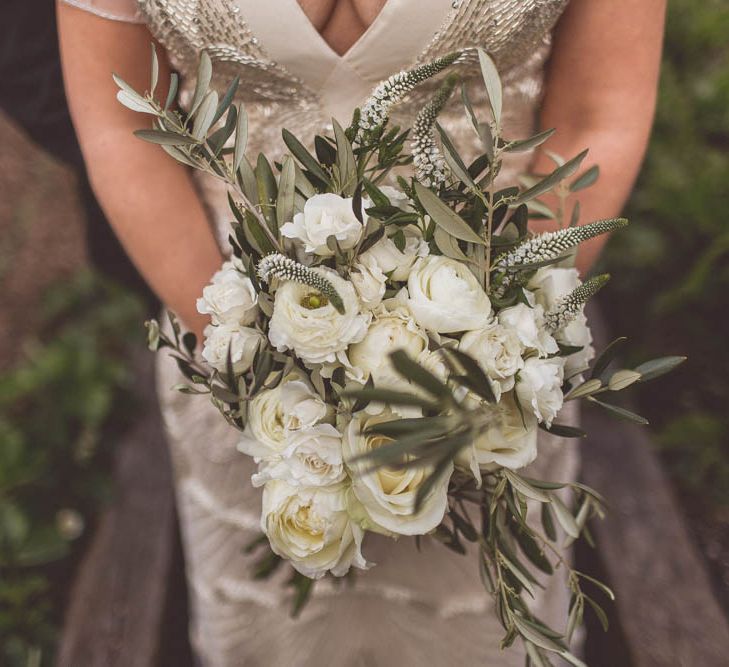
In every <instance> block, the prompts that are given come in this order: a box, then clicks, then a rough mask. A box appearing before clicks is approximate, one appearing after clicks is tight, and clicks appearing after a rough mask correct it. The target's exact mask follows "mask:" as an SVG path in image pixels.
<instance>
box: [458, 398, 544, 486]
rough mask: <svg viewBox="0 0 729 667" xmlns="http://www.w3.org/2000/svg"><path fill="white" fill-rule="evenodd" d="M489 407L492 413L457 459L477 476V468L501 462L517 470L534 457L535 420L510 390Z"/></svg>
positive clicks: (496, 464)
mask: <svg viewBox="0 0 729 667" xmlns="http://www.w3.org/2000/svg"><path fill="white" fill-rule="evenodd" d="M488 409H489V411H490V412H491V417H492V419H491V421H489V422H488V427H487V428H486V430H485V431H483V432H482V433H481V434H480V435H479V436H478V437H477V438H476V439H475V440H474V442H473V444H472V446H471V447H470V448H467V449H464V450H462V452H461V453H460V454H459V455H458V457H457V459H456V460H457V462H458V463H459V464H460V465H463V466H470V467H471V470H473V472H474V475H475V476H476V477H477V478H480V473H479V470H480V469H483V470H491V469H493V468H494V467H496V466H502V467H504V468H509V469H510V470H518V469H519V468H523V467H524V466H527V465H529V464H530V463H531V462H532V461H534V459H535V458H536V457H537V420H536V419H535V418H534V417H533V416H532V415H531V414H529V413H525V414H524V415H522V414H521V412H520V411H519V408H518V407H517V405H516V402H515V401H514V398H513V395H512V394H510V393H509V394H504V396H503V397H502V399H501V401H499V403H497V404H495V405H490V406H488Z"/></svg>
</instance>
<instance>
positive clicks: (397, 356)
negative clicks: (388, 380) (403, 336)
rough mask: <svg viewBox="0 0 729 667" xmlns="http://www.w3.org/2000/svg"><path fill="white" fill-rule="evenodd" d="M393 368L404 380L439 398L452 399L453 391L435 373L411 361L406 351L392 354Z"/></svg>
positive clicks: (397, 351)
mask: <svg viewBox="0 0 729 667" xmlns="http://www.w3.org/2000/svg"><path fill="white" fill-rule="evenodd" d="M390 362H391V363H392V366H393V368H394V369H395V370H396V371H397V372H398V373H399V374H400V375H402V376H403V377H404V378H406V379H408V380H410V381H411V382H413V383H415V384H417V385H418V386H419V387H422V388H423V389H425V391H427V392H428V393H429V394H431V395H432V396H435V397H437V398H450V397H451V390H450V389H449V388H448V386H447V385H446V384H444V383H443V382H441V380H440V379H438V378H437V377H436V376H435V375H433V373H431V372H430V371H429V370H427V369H425V368H423V366H421V365H420V364H419V363H417V362H416V361H414V360H413V359H411V358H410V357H409V356H408V355H407V353H406V352H405V351H404V350H396V351H395V352H392V353H391V354H390Z"/></svg>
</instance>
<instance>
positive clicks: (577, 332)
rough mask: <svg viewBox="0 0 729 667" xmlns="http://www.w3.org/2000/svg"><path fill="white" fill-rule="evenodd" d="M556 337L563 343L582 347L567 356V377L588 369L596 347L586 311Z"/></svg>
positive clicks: (565, 370) (565, 369) (565, 368)
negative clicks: (593, 345)
mask: <svg viewBox="0 0 729 667" xmlns="http://www.w3.org/2000/svg"><path fill="white" fill-rule="evenodd" d="M555 338H556V339H557V341H558V342H559V343H561V344H562V345H569V346H574V347H581V348H582V349H581V350H579V351H578V352H574V353H572V354H570V355H569V356H568V357H565V367H564V372H565V377H568V378H571V377H573V376H574V375H575V374H576V373H581V372H582V371H584V370H585V369H587V366H588V364H589V363H590V361H591V360H592V359H593V357H594V356H595V348H594V347H592V332H591V331H590V327H588V326H587V318H586V317H585V315H584V313H579V314H578V315H577V317H575V319H574V320H572V321H571V322H570V323H569V324H568V325H567V326H566V327H563V328H562V329H560V330H559V331H558V332H557V333H556V334H555Z"/></svg>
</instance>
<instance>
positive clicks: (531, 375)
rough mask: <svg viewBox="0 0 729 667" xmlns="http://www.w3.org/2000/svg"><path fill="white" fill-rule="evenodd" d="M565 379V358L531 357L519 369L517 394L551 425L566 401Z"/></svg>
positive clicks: (523, 403)
mask: <svg viewBox="0 0 729 667" xmlns="http://www.w3.org/2000/svg"><path fill="white" fill-rule="evenodd" d="M563 381H564V359H561V358H559V357H554V358H551V359H537V358H536V357H531V358H529V359H527V360H526V361H525V362H524V368H522V369H521V370H520V371H519V375H518V377H517V380H516V395H517V396H518V398H519V402H520V403H521V405H522V406H524V407H525V408H526V407H527V406H528V407H530V408H531V409H532V412H533V413H534V415H535V416H536V418H537V419H538V420H539V421H540V422H544V423H545V424H546V425H547V426H551V425H552V421H553V420H554V418H555V416H556V415H557V413H558V412H559V410H560V408H561V407H562V403H563V402H564V395H563V393H562V382H563Z"/></svg>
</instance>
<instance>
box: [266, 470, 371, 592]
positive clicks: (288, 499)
mask: <svg viewBox="0 0 729 667" xmlns="http://www.w3.org/2000/svg"><path fill="white" fill-rule="evenodd" d="M262 502H263V507H262V512H261V529H262V530H263V532H264V533H265V534H266V536H267V537H268V540H269V542H270V544H271V548H272V549H273V551H274V553H276V554H278V555H279V556H281V557H282V558H287V559H289V560H290V561H291V564H292V565H293V566H294V567H295V568H296V569H297V570H298V571H299V572H301V574H303V575H304V576H307V577H310V578H312V579H320V578H321V577H323V576H324V575H325V574H326V573H327V572H331V573H332V574H333V575H335V576H337V577H341V576H343V575H345V574H346V573H347V572H348V571H349V568H350V567H357V568H360V569H366V568H367V567H368V565H367V561H365V559H364V557H363V556H362V552H361V547H362V538H363V536H364V533H363V531H362V529H361V528H360V527H359V526H358V525H357V524H356V523H354V522H353V521H352V520H351V519H350V516H349V513H348V511H347V489H346V487H345V486H344V485H342V484H337V485H336V486H322V487H311V488H307V487H298V486H291V485H289V484H287V483H286V482H282V481H279V480H274V481H271V482H268V483H267V484H266V485H265V486H264V487H263V501H262Z"/></svg>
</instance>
